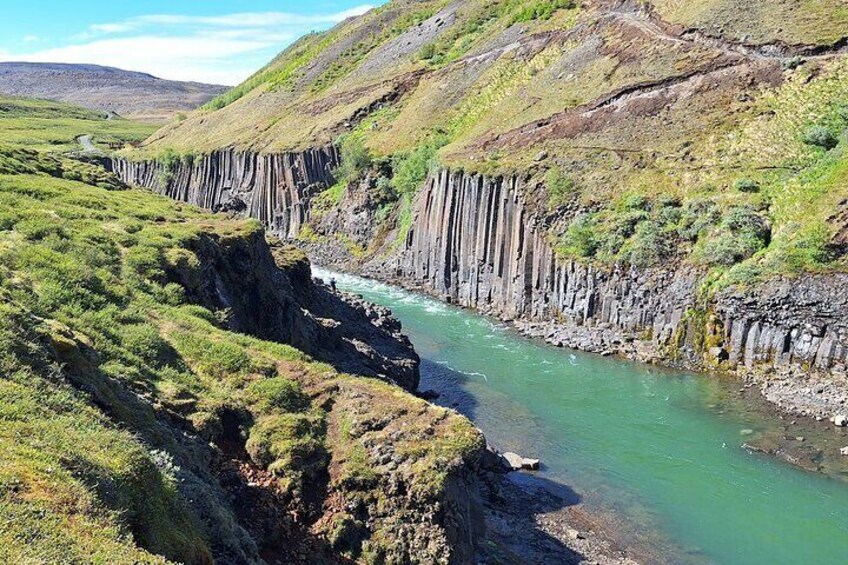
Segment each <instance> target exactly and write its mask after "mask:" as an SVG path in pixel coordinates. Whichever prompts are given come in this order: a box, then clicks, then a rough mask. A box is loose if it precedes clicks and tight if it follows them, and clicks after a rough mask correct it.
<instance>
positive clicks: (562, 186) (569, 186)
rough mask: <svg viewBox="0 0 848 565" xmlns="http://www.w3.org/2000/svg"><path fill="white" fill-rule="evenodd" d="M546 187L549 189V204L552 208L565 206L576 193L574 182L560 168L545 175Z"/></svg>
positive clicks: (550, 170) (553, 169)
mask: <svg viewBox="0 0 848 565" xmlns="http://www.w3.org/2000/svg"><path fill="white" fill-rule="evenodd" d="M545 187H546V188H547V189H548V203H549V205H550V206H551V208H555V207H557V206H561V205H562V204H564V203H565V202H566V201H567V200H568V198H569V197H570V196H571V195H572V194H574V191H575V184H574V181H573V180H571V178H569V177H568V176H567V175H565V174H564V173H563V172H562V170H561V169H560V168H559V167H552V168H550V169H548V172H547V173H546V174H545Z"/></svg>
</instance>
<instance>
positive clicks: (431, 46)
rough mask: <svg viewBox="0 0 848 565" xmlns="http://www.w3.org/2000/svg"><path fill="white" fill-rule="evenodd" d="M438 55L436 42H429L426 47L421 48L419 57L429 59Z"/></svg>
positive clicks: (424, 59)
mask: <svg viewBox="0 0 848 565" xmlns="http://www.w3.org/2000/svg"><path fill="white" fill-rule="evenodd" d="M435 56H436V44H435V43H428V44H427V45H425V46H424V47H422V48H421V51H419V52H418V58H419V59H421V60H423V61H427V60H429V59H432V58H433V57H435Z"/></svg>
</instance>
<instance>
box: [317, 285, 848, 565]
mask: <svg viewBox="0 0 848 565" xmlns="http://www.w3.org/2000/svg"><path fill="white" fill-rule="evenodd" d="M316 275H317V276H320V277H323V278H324V279H328V278H329V277H330V273H329V272H326V271H321V270H316ZM333 276H335V278H336V280H337V282H338V286H339V288H340V289H341V290H345V291H350V292H355V293H358V294H361V295H362V296H364V297H365V298H366V299H368V300H370V301H372V302H375V303H377V304H380V305H383V306H387V307H389V308H391V309H392V311H393V313H394V314H395V316H396V317H397V318H399V319H400V320H401V322H402V323H403V326H404V331H405V333H407V334H408V335H409V336H410V338H411V339H412V342H413V343H414V345H415V347H416V350H417V351H418V353H419V355H420V356H421V358H422V365H421V374H422V382H421V387H420V388H421V389H422V390H426V389H433V390H435V391H436V392H438V393H439V394H440V397H439V399H438V400H437V401H436V402H437V403H439V404H443V405H445V406H450V407H453V408H455V409H456V410H458V411H459V412H461V413H463V414H465V415H466V416H468V417H469V418H471V419H472V420H473V421H474V422H475V424H477V425H478V426H479V427H480V428H481V429H482V430H483V431H484V432H485V433H486V436H487V438H488V439H489V441H490V443H492V444H494V445H495V446H497V447H498V448H499V449H501V450H512V451H516V452H518V453H521V454H522V455H524V456H527V457H538V458H540V459H542V461H543V463H544V464H543V468H542V469H541V470H540V471H539V472H538V473H536V476H537V477H539V479H540V480H544V481H549V482H550V483H551V484H558V485H564V486H565V485H567V488H568V489H570V490H572V491H573V492H574V493H575V496H576V502H579V504H580V505H581V506H582V507H583V508H585V509H586V510H587V511H588V512H594V513H596V514H597V515H598V516H604V517H605V521H606V522H612V523H614V524H615V525H616V526H615V527H616V530H617V531H616V536H617V539H616V541H617V542H619V543H621V544H622V545H625V546H626V545H631V544H632V545H639V546H642V547H645V548H647V549H648V553H654V554H656V553H659V554H662V555H664V556H665V558H666V560H667V561H668V562H669V563H693V564H694V563H698V564H700V563H733V564H760V563H762V564H772V565H773V564H779V563H787V564H790V563H791V564H800V563H846V562H848V483H846V481H845V480H844V479H843V477H844V476H845V469H844V467H845V465H844V462H843V461H840V460H839V459H838V457H837V458H832V457H824V458H822V457H821V455H820V452H821V450H824V451H825V452H827V453H830V452H831V451H833V450H834V449H837V447H835V446H838V444H839V442H840V441H842V438H841V437H840V436H839V435H838V434H840V433H842V432H839V431H836V430H833V429H830V428H829V427H828V425H827V424H826V423H816V422H803V421H802V422H794V423H792V422H790V421H788V420H789V419H788V418H783V419H782V418H781V417H780V416H779V415H778V414H777V413H776V412H775V411H774V410H773V409H771V408H770V407H769V406H767V405H766V403H765V402H764V401H762V400H761V399H760V398H758V397H757V396H756V394H752V393H750V391H745V390H740V384H739V382H738V381H735V380H733V379H728V378H718V377H711V376H707V375H699V374H693V373H687V372H681V371H672V370H663V369H659V368H656V367H652V366H647V365H642V364H638V363H633V362H629V361H624V360H619V359H615V358H609V357H606V358H605V357H600V356H596V355H591V354H583V353H580V352H576V351H570V350H565V349H558V348H555V347H552V346H548V345H545V344H542V343H539V342H536V341H533V340H530V339H527V338H524V337H522V336H521V335H519V334H518V333H517V332H515V331H514V330H512V329H511V328H510V327H508V326H507V325H504V324H499V323H497V322H496V321H494V320H491V319H488V318H485V317H483V316H479V315H476V314H474V313H471V312H468V311H465V310H461V309H459V308H456V307H452V306H449V305H447V304H443V303H441V302H438V301H436V300H434V299H431V298H429V297H426V296H422V295H420V294H417V293H412V292H408V291H405V290H402V289H399V288H396V287H392V286H389V285H385V284H382V283H378V282H375V281H371V280H366V279H362V278H359V277H355V276H351V275H344V274H333ZM778 444H779V445H789V446H792V445H795V447H794V448H792V449H794V450H795V451H794V453H802V454H803V453H804V452H805V451H804V450H805V449H808V450H810V452H809V456H808V458H809V460H810V461H813V462H814V464H816V465H818V466H819V468H820V470H821V471H822V472H809V471H805V470H802V469H799V468H797V467H795V466H792V465H789V464H787V463H786V462H784V461H781V460H779V459H777V458H775V457H771V456H768V455H764V454H762V453H757V452H753V451H752V450H751V449H750V447H751V446H758V445H766V446H773V445H778ZM746 445H747V446H748V448H746V447H743V446H746ZM814 446H815V447H814Z"/></svg>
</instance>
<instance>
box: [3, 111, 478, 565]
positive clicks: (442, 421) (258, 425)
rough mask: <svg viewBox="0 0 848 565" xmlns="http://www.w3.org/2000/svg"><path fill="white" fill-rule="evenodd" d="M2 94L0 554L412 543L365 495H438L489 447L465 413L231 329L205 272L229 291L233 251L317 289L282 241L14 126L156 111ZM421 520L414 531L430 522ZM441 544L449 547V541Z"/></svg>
mask: <svg viewBox="0 0 848 565" xmlns="http://www.w3.org/2000/svg"><path fill="white" fill-rule="evenodd" d="M2 104H3V107H5V108H13V110H11V111H8V110H7V113H6V114H5V115H3V114H0V139H3V140H5V141H6V143H7V145H4V146H2V148H0V399H2V400H0V452H2V453H3V456H2V458H0V561H2V562H4V563H6V562H8V563H12V562H15V563H24V562H26V563H58V562H62V563H80V564H83V563H128V564H129V563H164V562H166V561H173V562H181V563H196V564H203V563H211V562H212V561H213V560H216V561H218V562H223V563H252V562H259V559H260V557H262V558H264V559H283V560H286V561H287V562H291V561H290V560H291V559H295V558H297V555H298V553H306V554H309V555H324V556H325V557H326V558H327V559H329V560H339V559H344V558H345V557H344V556H345V555H346V556H348V557H357V556H359V555H361V554H363V553H367V554H370V555H372V556H377V557H374V558H375V559H378V558H379V556H384V557H385V556H394V557H393V558H394V559H402V558H403V556H404V555H409V552H410V551H412V550H411V548H410V547H408V546H407V545H405V542H399V541H398V536H400V535H401V534H400V533H399V529H398V528H402V527H405V526H404V524H397V523H395V522H394V521H392V520H385V519H384V517H383V516H382V515H377V514H376V510H373V509H375V508H377V507H379V508H380V509H381V511H385V512H388V515H394V514H395V513H398V512H412V513H415V512H417V508H427V505H433V504H436V503H437V502H436V501H438V500H441V497H442V496H443V494H444V490H443V489H444V488H446V487H445V485H446V483H447V482H448V481H449V480H450V476H451V473H453V472H455V470H456V469H458V468H459V467H460V466H461V465H463V461H464V459H465V458H467V457H471V456H472V454H474V453H475V452H476V451H477V450H479V449H480V447H481V446H480V441H481V439H480V435H479V433H478V432H477V431H476V430H475V429H474V428H473V426H471V424H470V423H468V422H467V421H466V420H465V419H463V418H460V417H458V416H456V415H455V414H453V413H451V412H448V411H446V410H444V409H441V408H436V407H433V406H430V405H428V404H426V403H425V402H424V401H421V400H418V399H416V398H414V397H413V396H411V395H410V394H408V393H407V392H404V391H403V390H401V389H400V388H398V387H396V386H393V385H389V384H386V383H384V382H380V381H377V380H374V379H367V378H363V377H355V376H351V375H346V374H342V373H339V372H338V371H337V370H335V369H334V368H333V367H331V366H329V365H327V364H324V363H319V362H317V361H316V360H314V359H313V358H310V357H308V356H307V355H305V354H303V353H302V352H300V351H298V350H296V349H294V348H292V347H290V346H287V345H283V344H282V343H278V342H273V341H263V340H261V339H257V338H255V337H251V336H248V335H245V334H243V333H237V332H235V331H233V330H232V329H231V322H230V320H231V319H238V318H239V317H243V316H245V315H246V314H245V312H237V311H231V310H228V309H226V308H215V307H213V306H212V305H210V304H209V303H208V302H205V301H204V300H203V299H202V296H204V292H205V291H204V289H205V288H207V287H208V285H210V284H213V283H212V282H211V280H212V279H210V278H209V277H213V278H214V277H218V278H217V279H215V280H217V281H218V282H216V283H214V284H215V285H220V284H222V283H221V280H222V279H223V280H227V279H228V275H227V269H236V268H241V267H239V265H241V266H242V267H244V268H248V269H249V271H250V273H251V277H255V276H256V273H257V272H260V271H261V270H262V268H265V269H271V272H272V273H276V274H274V276H276V277H282V279H280V280H276V279H275V280H276V284H277V286H274V287H272V291H271V292H277V291H278V290H276V289H278V288H279V289H283V290H279V292H285V290H284V289H285V288H287V287H286V285H287V284H291V285H294V284H296V285H298V286H296V287H295V288H294V290H291V288H292V287H291V286H290V287H288V288H290V290H289V292H306V291H307V290H308V289H306V288H305V287H306V285H308V284H310V282H309V277H308V268H307V267H306V263H305V261H304V258H303V257H302V256H301V255H299V254H297V253H295V252H292V251H291V250H285V249H282V248H276V247H275V248H274V250H273V253H274V257H273V258H272V255H271V253H272V249H271V247H269V244H268V243H266V241H265V236H264V234H263V230H262V228H261V226H259V225H258V224H257V223H255V222H250V221H247V222H245V221H235V220H228V219H226V218H224V217H216V216H212V215H209V214H206V213H203V212H201V211H199V210H197V209H194V208H192V207H189V206H185V205H180V204H177V203H175V202H172V201H170V200H168V199H166V198H163V197H159V196H156V195H154V194H152V193H149V192H146V191H138V190H129V189H126V187H124V186H123V185H122V184H121V183H120V182H119V181H118V180H117V179H116V178H114V177H113V176H111V175H109V174H107V173H106V172H105V171H103V170H102V169H99V167H96V166H95V165H93V164H85V163H79V162H75V161H72V160H70V159H68V158H67V157H66V156H65V155H64V154H62V153H54V154H48V153H45V152H43V151H40V149H41V148H43V147H44V146H43V145H42V142H43V141H44V140H45V139H47V138H46V136H42V137H39V138H38V140H39V141H38V143H36V144H35V145H36V146H37V147H38V148H39V149H36V150H33V149H29V148H28V147H29V138H25V137H23V136H22V135H21V133H20V132H21V131H23V130H24V129H26V128H22V124H24V123H25V122H26V120H28V119H32V120H35V121H36V123H39V124H41V123H42V122H44V123H46V121H48V120H55V124H56V127H55V128H47V129H46V130H45V131H46V132H50V137H49V139H50V140H55V141H56V143H47V146H49V147H51V148H56V147H62V148H68V147H70V145H69V144H70V140H72V139H74V137H76V136H77V135H80V134H82V133H87V132H93V133H95V134H96V136H98V138H100V139H105V138H109V139H133V138H134V137H135V136H137V135H138V134H139V132H140V131H143V129H144V126H138V125H137V124H133V123H130V122H124V121H109V122H106V121H104V120H102V119H101V117H100V116H99V115H98V114H93V113H91V112H87V111H83V110H80V109H72V108H69V107H67V106H55V105H52V104H45V103H42V102H27V101H21V100H13V101H9V100H6V101H3V103H2ZM122 126H123V127H122ZM249 261H254V262H258V263H256V264H254V263H250V264H249V265H248V263H247V262H249ZM263 261H264V263H263ZM263 265H264V267H263ZM305 268H306V269H307V270H306V271H305V272H306V276H305V279H304V278H303V277H301V275H300V274H298V273H303V272H304V269H305ZM286 277H289V278H286ZM297 277H300V278H297ZM233 279H236V280H238V281H240V282H239V283H238V284H245V285H248V286H245V288H242V289H240V290H238V292H237V295H239V296H242V295H243V296H251V297H253V300H258V298H257V297H261V296H262V292H267V291H262V290H261V289H258V288H257V287H250V286H249V285H250V284H255V283H250V282H244V281H247V280H252V279H251V278H250V277H245V276H242V275H239V276H235V275H233ZM286 281H291V282H286ZM297 281H299V282H297ZM237 303H238V302H237V301H236V302H234V304H237ZM235 308H236V306H235V305H234V306H233V309H235ZM261 308H264V309H263V311H266V310H267V311H268V312H278V313H279V312H282V310H280V309H279V308H277V307H272V306H270V305H266V306H265V307H261ZM297 311H298V312H300V311H301V310H300V308H298V309H297ZM280 315H282V314H280ZM290 329H291V331H294V330H293V329H292V328H290ZM363 399H365V401H364V402H363ZM351 418H354V419H355V420H351ZM378 420H379V421H380V422H382V424H381V425H380V426H379V427H377V426H374V427H369V426H370V424H369V422H372V421H378ZM386 434H391V436H392V438H393V442H392V445H393V447H392V449H395V450H397V452H398V453H402V454H403V455H402V457H403V460H404V461H405V463H404V464H403V465H400V466H396V467H395V468H393V469H392V470H386V469H384V468H381V467H380V465H378V464H375V463H374V462H373V461H372V460H371V457H372V454H371V453H370V452H369V451H366V447H365V446H371V445H375V444H380V443H381V442H383V441H384V440H385V437H384V436H385V435H386ZM423 438H426V441H423ZM384 481H392V484H403V485H405V486H404V488H408V489H410V490H409V492H411V493H414V497H413V498H414V505H415V506H414V507H413V506H410V505H408V504H407V503H406V502H405V501H404V500H405V499H398V500H395V499H391V500H388V499H387V497H386V495H385V484H384ZM329 493H332V496H333V500H334V501H335V502H334V504H333V505H327V507H323V501H324V497H325V496H329ZM351 501H355V504H356V505H357V508H359V510H358V511H357V514H356V515H352V514H350V513H348V512H347V511H346V510H345V508H347V507H350V506H349V505H350V504H353V502H351ZM399 505H400V506H399ZM404 505H406V506H404ZM431 510H432V509H431ZM369 512H372V513H373V514H372V515H371V516H370V517H368V513H369ZM421 512H422V513H424V512H430V514H428V515H431V516H435V515H436V513H435V512H432V511H426V510H421ZM422 515H423V514H422ZM365 519H367V520H368V525H367V526H366V525H365V523H364V522H363V520H365ZM319 520H320V523H319V524H318V525H316V526H314V528H313V529H312V531H309V530H308V528H309V527H310V526H311V525H312V524H314V523H315V522H317V521H319ZM416 528H418V529H417V530H416V533H415V534H413V537H414V536H416V535H421V534H422V532H427V531H428V530H427V529H426V527H425V528H422V527H421V526H420V520H417V521H416ZM440 531H441V530H438V528H437V527H436V528H435V529H433V530H429V532H430V534H433V535H434V536H435V537H432V538H430V542H433V541H434V540H438V539H442V540H443V534H441V533H439V532H440ZM439 536H442V538H439ZM404 539H411V538H410V537H409V536H408V535H406V534H404ZM430 542H428V543H430ZM429 551H432V552H438V551H442V552H449V551H450V550H449V549H448V546H447V544H446V542H444V541H443V543H442V545H441V546H439V545H438V543H436V545H430V546H429ZM432 558H433V559H437V556H436V554H435V553H434V554H433V555H432Z"/></svg>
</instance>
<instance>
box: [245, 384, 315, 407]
mask: <svg viewBox="0 0 848 565" xmlns="http://www.w3.org/2000/svg"><path fill="white" fill-rule="evenodd" d="M247 398H248V400H250V401H251V402H253V403H255V404H256V406H257V408H258V409H259V410H261V411H263V412H267V411H270V410H272V409H276V410H282V411H283V412H303V411H305V410H307V409H308V408H309V397H308V396H306V394H304V393H303V391H302V390H301V389H300V386H299V385H298V384H297V383H296V382H294V381H292V380H289V379H286V378H283V377H274V378H271V379H263V380H261V381H256V382H254V383H253V384H251V385H250V386H249V387H248V388H247Z"/></svg>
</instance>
